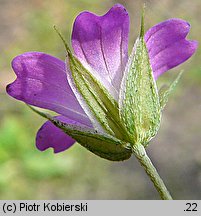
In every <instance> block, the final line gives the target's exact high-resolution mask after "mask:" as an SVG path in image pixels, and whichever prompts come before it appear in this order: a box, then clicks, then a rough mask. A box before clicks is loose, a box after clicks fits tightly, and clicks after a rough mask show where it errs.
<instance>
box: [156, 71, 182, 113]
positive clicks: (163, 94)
mask: <svg viewBox="0 0 201 216" xmlns="http://www.w3.org/2000/svg"><path fill="white" fill-rule="evenodd" d="M182 74H183V71H181V72H180V73H179V74H178V76H177V77H176V79H175V80H174V81H173V82H172V83H171V84H170V85H169V86H168V85H165V86H162V87H161V89H160V91H159V97H160V106H161V110H163V109H164V108H165V106H166V104H167V102H168V99H169V96H170V95H171V94H172V92H173V91H174V90H175V88H176V86H177V84H178V82H179V80H180V78H181V75H182Z"/></svg>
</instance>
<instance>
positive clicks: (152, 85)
mask: <svg viewBox="0 0 201 216" xmlns="http://www.w3.org/2000/svg"><path fill="white" fill-rule="evenodd" d="M143 20H144V16H142V26H141V33H140V37H139V39H138V40H137V41H136V44H135V47H134V50H133V52H132V54H131V56H130V59H129V62H128V65H127V67H126V71H125V75H124V76H125V77H124V79H123V82H122V86H121V93H120V101H119V103H120V105H119V106H120V115H121V118H122V120H123V122H124V124H125V126H126V128H127V130H128V131H129V134H130V137H131V140H132V144H136V143H141V144H143V145H146V143H147V142H149V141H150V140H151V138H153V137H154V136H155V135H156V133H157V131H158V128H159V126H160V119H161V109H160V103H159V96H158V91H157V87H156V82H155V80H154V78H153V72H152V69H151V66H150V62H149V56H148V52H147V48H146V44H145V41H144V21H143Z"/></svg>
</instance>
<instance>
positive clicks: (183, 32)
mask: <svg viewBox="0 0 201 216" xmlns="http://www.w3.org/2000/svg"><path fill="white" fill-rule="evenodd" d="M189 31H190V24H189V23H187V22H186V21H184V20H181V19H169V20H166V21H164V22H161V23H159V24H157V25H155V26H154V27H152V28H150V29H149V30H148V31H147V33H146V34H145V41H146V46H147V49H148V53H149V58H150V63H151V66H152V69H153V72H154V77H155V78H158V76H160V75H161V74H163V73H164V72H166V71H167V70H170V69H171V68H173V67H176V66H177V65H179V64H181V63H183V62H184V61H186V60H187V59H189V58H190V57H191V56H192V55H193V53H194V52H195V50H196V48H197V42H196V41H190V40H187V39H186V36H187V34H188V33H189Z"/></svg>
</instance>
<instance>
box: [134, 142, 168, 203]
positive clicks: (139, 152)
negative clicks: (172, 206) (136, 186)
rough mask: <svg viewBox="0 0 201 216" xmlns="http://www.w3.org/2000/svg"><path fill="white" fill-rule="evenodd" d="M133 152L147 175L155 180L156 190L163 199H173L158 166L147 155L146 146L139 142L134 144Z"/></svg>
mask: <svg viewBox="0 0 201 216" xmlns="http://www.w3.org/2000/svg"><path fill="white" fill-rule="evenodd" d="M133 153H134V155H135V156H136V158H137V159H138V161H139V162H140V164H141V165H142V166H143V167H144V169H145V171H146V173H147V175H148V176H149V178H150V179H151V181H152V182H153V184H154V186H155V188H156V190H157V191H158V193H159V194H160V197H161V199H163V200H172V197H171V195H170V193H169V191H168V190H167V188H166V186H165V184H164V182H163V180H162V179H161V177H160V176H159V174H158V172H157V170H156V168H155V167H154V165H153V164H152V162H151V160H150V159H149V157H148V156H147V153H146V151H145V148H144V146H143V145H141V144H138V145H134V146H133Z"/></svg>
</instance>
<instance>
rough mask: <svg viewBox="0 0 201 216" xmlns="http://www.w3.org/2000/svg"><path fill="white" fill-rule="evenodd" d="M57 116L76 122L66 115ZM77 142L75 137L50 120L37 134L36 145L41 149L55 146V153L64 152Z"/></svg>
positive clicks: (69, 122) (69, 121) (71, 122)
mask: <svg viewBox="0 0 201 216" xmlns="http://www.w3.org/2000/svg"><path fill="white" fill-rule="evenodd" d="M56 118H57V119H58V120H60V121H62V122H65V123H68V124H75V122H74V121H72V120H70V119H68V118H66V117H64V116H58V117H56ZM76 124H77V123H76ZM75 142H76V141H75V140H74V139H72V138H71V137H70V136H68V135H67V134H66V133H64V132H63V131H62V130H61V129H59V128H57V127H56V126H54V125H53V124H52V123H51V122H50V121H47V122H45V124H43V125H42V127H41V128H40V129H39V130H38V133H37V135H36V147H37V148H38V149H39V150H40V151H44V150H46V149H48V148H53V149H54V153H58V152H62V151H65V150H66V149H68V148H70V147H71V146H72V145H73V144H74V143H75Z"/></svg>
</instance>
